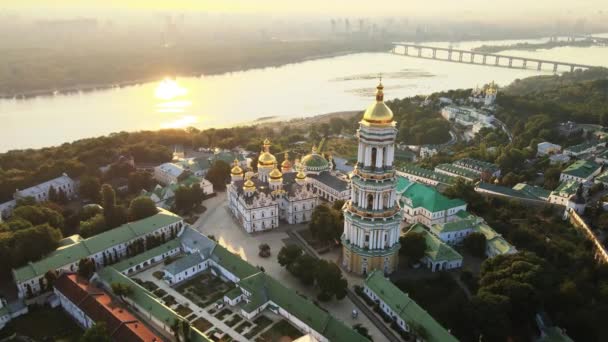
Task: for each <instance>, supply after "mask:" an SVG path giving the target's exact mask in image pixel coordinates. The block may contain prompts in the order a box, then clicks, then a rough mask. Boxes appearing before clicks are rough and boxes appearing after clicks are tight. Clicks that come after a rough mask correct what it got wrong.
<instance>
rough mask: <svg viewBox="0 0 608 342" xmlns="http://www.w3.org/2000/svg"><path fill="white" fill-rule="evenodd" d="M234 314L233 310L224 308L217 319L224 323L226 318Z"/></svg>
mask: <svg viewBox="0 0 608 342" xmlns="http://www.w3.org/2000/svg"><path fill="white" fill-rule="evenodd" d="M231 313H232V310H230V309H228V308H224V309H222V311H220V312H218V313H217V314H216V315H215V317H216V318H217V319H219V320H220V321H222V320H223V319H224V318H226V316H228V315H230V314H231Z"/></svg>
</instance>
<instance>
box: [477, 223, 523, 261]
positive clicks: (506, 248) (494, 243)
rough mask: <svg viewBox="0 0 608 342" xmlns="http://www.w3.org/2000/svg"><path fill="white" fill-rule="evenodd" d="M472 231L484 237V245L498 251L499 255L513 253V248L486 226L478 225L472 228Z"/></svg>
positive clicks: (483, 224)
mask: <svg viewBox="0 0 608 342" xmlns="http://www.w3.org/2000/svg"><path fill="white" fill-rule="evenodd" d="M474 229H475V231H476V232H478V233H482V234H483V235H484V236H485V237H486V244H488V245H490V247H491V248H492V249H494V250H496V251H498V253H499V254H507V253H511V252H514V251H515V247H513V246H512V245H511V244H510V243H508V242H507V240H505V239H504V238H503V237H502V236H501V235H500V234H498V233H497V232H496V231H494V229H492V227H490V226H488V225H487V224H485V223H481V224H478V225H476V226H475V227H474Z"/></svg>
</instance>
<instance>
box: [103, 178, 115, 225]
mask: <svg viewBox="0 0 608 342" xmlns="http://www.w3.org/2000/svg"><path fill="white" fill-rule="evenodd" d="M100 196H101V206H102V207H103V210H104V212H105V213H111V212H112V211H113V210H114V207H116V192H115V191H114V188H112V186H111V185H110V184H104V185H102V186H101V194H100ZM106 219H107V217H106Z"/></svg>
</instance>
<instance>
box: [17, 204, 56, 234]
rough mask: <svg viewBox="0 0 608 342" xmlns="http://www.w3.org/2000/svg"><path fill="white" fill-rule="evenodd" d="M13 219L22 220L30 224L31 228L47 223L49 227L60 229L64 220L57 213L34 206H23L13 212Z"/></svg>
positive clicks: (37, 205)
mask: <svg viewBox="0 0 608 342" xmlns="http://www.w3.org/2000/svg"><path fill="white" fill-rule="evenodd" d="M13 218H22V219H24V220H26V221H28V222H30V223H31V224H32V225H33V226H37V225H41V224H45V223H48V224H49V225H50V226H52V227H54V228H58V229H62V228H63V226H64V218H63V215H61V214H60V213H59V212H57V211H55V210H53V209H50V208H48V207H44V206H41V205H40V204H36V205H25V206H20V207H18V208H16V209H15V210H14V211H13Z"/></svg>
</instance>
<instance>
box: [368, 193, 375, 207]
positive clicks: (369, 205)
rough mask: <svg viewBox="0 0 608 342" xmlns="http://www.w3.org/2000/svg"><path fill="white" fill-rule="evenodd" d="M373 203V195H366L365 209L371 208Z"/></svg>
mask: <svg viewBox="0 0 608 342" xmlns="http://www.w3.org/2000/svg"><path fill="white" fill-rule="evenodd" d="M373 205H374V195H372V194H369V195H367V209H368V210H372V208H373Z"/></svg>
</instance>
